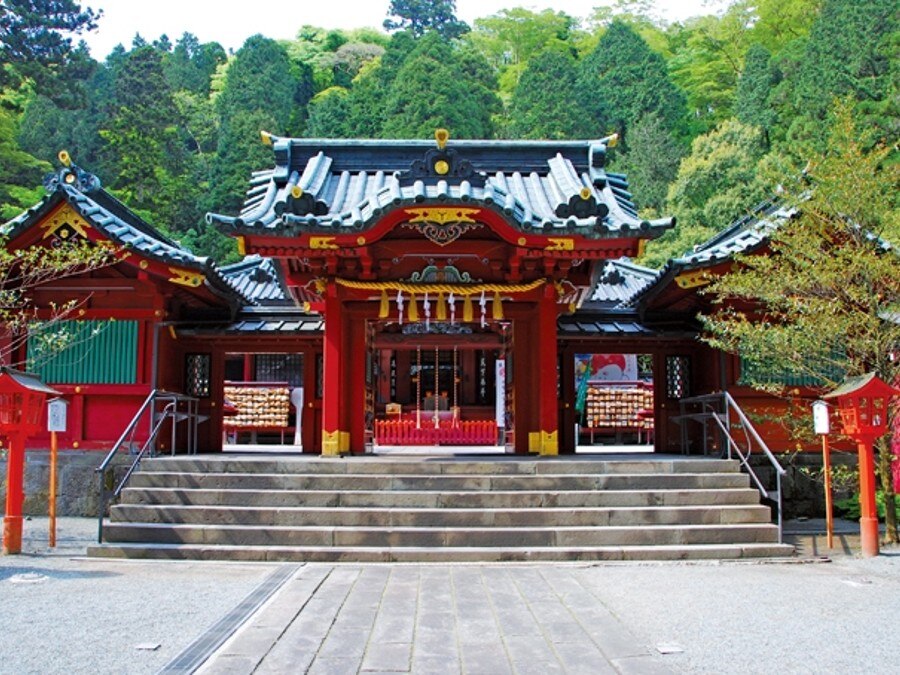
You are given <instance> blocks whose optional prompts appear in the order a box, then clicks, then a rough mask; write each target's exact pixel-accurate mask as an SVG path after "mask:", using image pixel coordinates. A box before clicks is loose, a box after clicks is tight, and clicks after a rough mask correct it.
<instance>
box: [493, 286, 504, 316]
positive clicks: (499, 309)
mask: <svg viewBox="0 0 900 675" xmlns="http://www.w3.org/2000/svg"><path fill="white" fill-rule="evenodd" d="M494 321H503V301H502V300H500V293H499V292H498V291H494Z"/></svg>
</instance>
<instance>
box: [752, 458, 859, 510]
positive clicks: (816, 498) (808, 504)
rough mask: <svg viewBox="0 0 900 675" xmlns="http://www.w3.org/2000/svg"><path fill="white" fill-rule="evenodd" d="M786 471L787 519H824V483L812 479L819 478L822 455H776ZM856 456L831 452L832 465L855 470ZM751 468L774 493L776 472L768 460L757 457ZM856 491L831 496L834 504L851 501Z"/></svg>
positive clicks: (842, 491)
mask: <svg viewBox="0 0 900 675" xmlns="http://www.w3.org/2000/svg"><path fill="white" fill-rule="evenodd" d="M777 457H778V461H779V462H781V465H782V466H783V467H784V469H785V471H786V472H787V473H785V475H784V476H782V478H781V489H782V492H783V497H782V499H783V505H784V517H785V519H790V518H800V517H806V518H824V517H825V485H824V482H823V480H822V479H821V478H820V479H818V480H817V479H816V478H814V477H811V476H810V475H809V473H810V472H813V473H815V474H818V472H820V471H821V469H822V455H821V453H814V452H803V453H796V454H793V455H777ZM856 464H857V456H856V453H846V452H832V453H831V465H832V467H837V466H848V467H856ZM751 465H752V466H753V468H754V471H756V474H757V475H758V476H759V477H760V480H761V481H762V483H763V485H765V486H766V487H767V488H769V489H773V490H774V489H775V485H776V483H775V469H774V468H773V467H772V465H771V464H770V463H769V461H768V459H766V458H765V457H762V456H759V455H754V456H753V458H752V459H751ZM854 493H855V490H838V489H835V490H833V492H832V502H835V501H837V500H839V499H846V498H847V497H852V496H853V494H854Z"/></svg>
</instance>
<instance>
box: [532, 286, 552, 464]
mask: <svg viewBox="0 0 900 675" xmlns="http://www.w3.org/2000/svg"><path fill="white" fill-rule="evenodd" d="M557 315H558V312H557V305H556V289H555V288H554V287H553V286H552V285H550V284H548V285H547V286H545V287H544V292H543V295H542V297H541V299H540V301H539V302H538V308H537V326H536V329H537V330H536V337H537V344H536V345H535V346H536V352H535V360H536V363H535V366H536V369H537V372H538V387H537V391H538V400H539V403H538V407H539V420H540V431H539V438H538V439H536V440H535V442H534V444H532V443H531V442H529V445H531V446H532V448H531V449H532V450H534V449H537V451H538V452H539V453H540V454H542V455H556V454H559V400H558V399H559V396H558V394H559V391H558V386H557V363H558V360H559V357H558V352H557V341H556V319H557ZM534 446H537V447H536V448H535V447H534Z"/></svg>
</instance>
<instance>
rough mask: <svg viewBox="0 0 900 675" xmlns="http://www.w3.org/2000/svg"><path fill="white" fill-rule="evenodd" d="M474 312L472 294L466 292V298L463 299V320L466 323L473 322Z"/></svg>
mask: <svg viewBox="0 0 900 675" xmlns="http://www.w3.org/2000/svg"><path fill="white" fill-rule="evenodd" d="M473 317H474V312H472V296H471V295H469V294H468V293H467V294H466V299H465V300H464V301H463V321H464V322H466V323H471V322H472V321H473V320H474V319H473Z"/></svg>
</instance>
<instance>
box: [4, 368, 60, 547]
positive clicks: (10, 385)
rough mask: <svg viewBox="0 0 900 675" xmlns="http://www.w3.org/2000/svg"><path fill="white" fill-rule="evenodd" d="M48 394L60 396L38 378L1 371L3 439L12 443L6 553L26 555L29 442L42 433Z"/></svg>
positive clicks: (10, 447)
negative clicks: (24, 511) (24, 506)
mask: <svg viewBox="0 0 900 675" xmlns="http://www.w3.org/2000/svg"><path fill="white" fill-rule="evenodd" d="M48 394H53V395H58V394H59V392H58V391H56V390H55V389H51V388H50V387H48V386H47V385H45V384H44V383H43V382H41V381H40V380H39V379H38V378H36V377H35V376H34V375H28V374H27V373H23V372H21V371H19V370H15V369H13V368H8V367H6V366H3V367H0V435H2V436H6V438H7V440H8V442H9V457H8V459H7V464H6V515H5V517H4V519H3V552H4V553H20V552H21V551H22V503H23V502H24V501H25V489H24V482H25V481H24V478H25V439H27V438H28V437H29V436H33V435H34V434H35V433H37V432H38V431H39V430H40V422H41V413H42V412H43V410H44V401H45V400H46V399H47V395H48Z"/></svg>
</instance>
